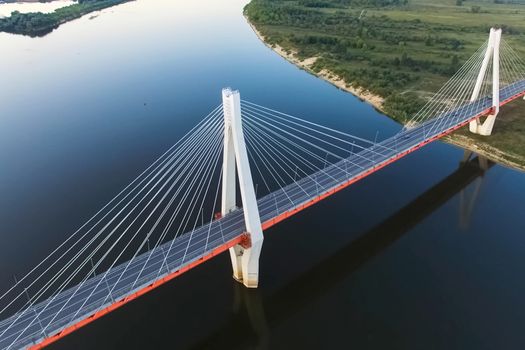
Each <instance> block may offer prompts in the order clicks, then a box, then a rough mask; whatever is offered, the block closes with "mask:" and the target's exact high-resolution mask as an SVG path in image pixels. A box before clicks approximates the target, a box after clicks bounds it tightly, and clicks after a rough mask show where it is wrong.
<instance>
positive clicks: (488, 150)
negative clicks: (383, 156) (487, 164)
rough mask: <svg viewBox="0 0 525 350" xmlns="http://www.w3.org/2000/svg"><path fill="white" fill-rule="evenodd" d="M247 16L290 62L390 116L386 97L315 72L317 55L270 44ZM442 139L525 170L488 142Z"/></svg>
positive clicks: (269, 46)
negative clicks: (299, 54) (302, 56)
mask: <svg viewBox="0 0 525 350" xmlns="http://www.w3.org/2000/svg"><path fill="white" fill-rule="evenodd" d="M245 18H246V21H247V23H248V24H249V25H250V27H251V28H252V30H253V31H254V33H255V34H256V35H257V37H258V38H259V40H261V42H263V43H264V44H265V45H266V46H267V47H268V48H270V49H271V50H273V51H274V52H276V53H277V54H279V55H280V56H281V57H283V58H284V59H286V60H287V61H289V62H290V63H293V64H294V65H296V66H297V67H299V68H301V69H304V70H305V71H307V72H308V73H310V74H312V75H314V76H316V77H318V78H321V79H323V80H325V81H327V82H329V83H330V84H332V85H334V86H336V87H337V88H339V89H341V90H344V91H346V92H349V93H351V94H352V95H354V96H356V97H357V98H359V99H360V100H362V101H364V102H366V103H368V104H370V105H372V106H373V107H374V108H375V109H377V110H378V111H379V112H381V113H382V114H384V115H387V116H388V114H387V113H386V112H385V111H384V109H383V103H384V98H383V97H382V96H379V95H376V94H373V93H371V92H369V91H367V90H365V89H362V88H359V87H353V86H351V85H348V84H347V83H346V82H345V81H344V79H342V78H341V77H339V76H337V75H336V74H334V73H332V72H329V71H327V70H326V69H323V70H322V71H320V72H315V71H314V70H312V65H313V64H314V63H315V61H316V60H317V57H310V58H306V59H304V60H301V59H299V58H298V57H297V56H296V53H295V52H292V51H287V50H285V49H284V48H282V47H281V46H279V45H277V44H275V45H270V44H269V43H268V42H267V41H266V40H265V37H264V35H263V34H262V33H261V32H260V31H259V30H258V29H257V28H256V27H255V25H254V24H253V23H252V22H250V20H249V18H247V17H246V16H245ZM389 117H390V116H389ZM442 140H443V141H444V142H447V143H450V144H453V145H456V146H458V147H461V148H463V149H466V150H469V151H472V152H474V153H477V154H478V155H481V156H483V157H486V158H487V159H489V160H491V161H493V162H496V163H498V164H501V165H504V166H507V167H510V168H513V169H518V170H522V171H525V165H522V164H520V163H517V162H514V161H512V160H509V159H507V158H505V154H504V153H503V152H501V151H500V150H498V149H497V148H494V147H491V146H489V145H486V144H483V145H479V144H477V143H476V142H475V141H474V140H472V139H470V138H468V137H466V136H463V135H455V134H452V135H448V136H446V137H445V138H443V139H442Z"/></svg>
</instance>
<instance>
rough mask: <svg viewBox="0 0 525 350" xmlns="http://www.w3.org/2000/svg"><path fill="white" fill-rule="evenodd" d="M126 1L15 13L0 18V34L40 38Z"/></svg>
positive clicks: (85, 1) (91, 0) (90, 0)
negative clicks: (66, 24) (43, 11)
mask: <svg viewBox="0 0 525 350" xmlns="http://www.w3.org/2000/svg"><path fill="white" fill-rule="evenodd" d="M127 1H131V0H78V4H73V5H70V6H66V7H62V8H59V9H57V10H55V11H54V12H52V13H41V12H32V13H20V12H18V11H15V12H13V13H12V14H11V16H10V17H4V18H0V32H7V33H13V34H24V35H29V36H42V35H45V34H48V33H50V32H51V31H53V29H55V28H57V27H58V26H59V25H60V24H62V23H65V22H67V21H70V20H73V19H76V18H79V17H82V16H83V15H85V14H87V13H90V12H93V11H97V10H101V9H104V8H107V7H111V6H114V5H118V4H121V3H124V2H127Z"/></svg>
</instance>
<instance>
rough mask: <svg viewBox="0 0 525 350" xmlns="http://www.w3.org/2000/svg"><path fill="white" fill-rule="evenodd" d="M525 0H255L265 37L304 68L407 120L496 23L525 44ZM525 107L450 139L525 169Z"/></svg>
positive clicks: (524, 47)
mask: <svg viewBox="0 0 525 350" xmlns="http://www.w3.org/2000/svg"><path fill="white" fill-rule="evenodd" d="M524 5H525V2H524V3H519V2H516V1H509V2H507V1H506V0H494V2H488V1H463V0H457V1H452V0H437V1H429V0H411V1H408V0H299V1H287V0H272V1H270V0H252V1H251V2H250V3H249V4H248V5H247V6H246V8H245V16H246V17H247V19H248V21H249V22H250V24H251V25H252V28H253V29H254V30H255V32H256V33H257V35H258V36H259V38H260V39H261V40H262V41H263V42H265V43H266V44H267V45H268V46H269V47H271V48H272V49H273V50H274V51H276V52H277V53H279V54H280V55H281V56H283V57H284V58H286V59H287V60H289V61H291V62H292V63H294V64H296V65H297V66H299V67H301V68H302V69H304V70H306V71H308V72H310V73H312V74H314V75H316V76H318V77H320V78H322V79H325V80H327V81H329V82H331V83H332V84H334V85H336V86H337V87H339V88H341V89H343V90H346V91H348V92H351V93H352V94H354V95H356V96H358V97H360V98H361V99H363V100H365V101H367V102H369V103H370V104H372V105H373V106H374V107H375V108H377V109H378V110H380V111H381V112H383V113H384V114H386V115H388V116H390V117H392V118H394V119H395V120H397V121H399V122H401V123H406V122H407V121H408V120H409V119H410V117H411V116H412V115H413V114H415V113H416V112H417V111H418V110H419V109H420V108H421V106H422V105H424V103H425V102H426V101H427V100H428V98H430V97H431V96H432V95H433V93H434V92H436V91H438V90H439V88H440V87H441V86H442V85H443V84H444V83H445V82H446V81H447V80H448V79H449V78H450V77H451V76H452V75H453V74H454V73H455V72H456V71H457V69H458V68H459V67H460V66H461V62H464V61H465V60H466V59H467V58H468V57H470V55H471V54H472V53H473V52H475V51H476V50H477V48H478V47H479V46H481V45H482V43H483V42H484V41H485V40H486V39H487V37H488V31H489V29H490V27H492V26H495V27H500V28H502V29H503V35H504V37H505V40H506V41H507V42H509V43H511V45H512V47H513V48H514V49H515V50H516V51H517V52H518V53H520V54H521V56H522V57H524V56H523V54H524V53H525V21H523V18H524V16H525V6H524ZM524 130H525V106H524V103H523V101H521V100H518V101H514V102H513V103H511V104H509V105H507V106H505V107H504V108H502V110H501V112H500V114H499V116H498V119H497V122H496V126H495V128H494V132H493V134H492V135H491V136H490V137H485V136H479V135H473V134H470V133H469V132H468V130H467V128H464V129H461V130H459V131H457V132H455V133H454V134H453V135H451V136H448V137H447V138H446V141H448V142H451V143H454V144H457V145H459V146H461V147H464V148H468V149H470V150H473V151H475V152H477V153H479V154H483V155H485V156H487V157H489V158H491V159H492V160H495V161H498V162H500V163H503V164H506V165H509V166H512V167H515V168H519V169H522V170H525V133H524V132H523V131H524Z"/></svg>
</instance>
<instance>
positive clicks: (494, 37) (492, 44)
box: [469, 28, 501, 136]
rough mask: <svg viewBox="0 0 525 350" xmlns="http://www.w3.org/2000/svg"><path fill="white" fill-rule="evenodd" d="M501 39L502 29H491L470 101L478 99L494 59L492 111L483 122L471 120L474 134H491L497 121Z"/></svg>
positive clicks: (470, 127) (471, 129) (477, 119)
mask: <svg viewBox="0 0 525 350" xmlns="http://www.w3.org/2000/svg"><path fill="white" fill-rule="evenodd" d="M500 41H501V29H495V28H491V29H490V36H489V42H488V45H487V51H486V52H485V57H484V58H483V62H482V64H481V69H480V71H479V74H478V78H477V80H476V85H475V87H474V91H473V92H472V97H471V98H470V101H471V102H473V101H475V100H477V99H478V97H479V92H480V89H481V86H482V84H483V80H484V79H485V73H486V72H487V67H488V64H489V62H490V60H491V59H492V111H491V113H490V114H489V115H488V116H487V118H486V119H485V121H484V122H483V123H482V122H481V120H479V118H476V119H475V120H473V121H471V122H470V124H469V130H470V132H472V133H474V134H479V135H484V136H489V135H490V134H492V128H493V127H494V123H495V121H496V116H497V115H498V113H499V105H500V99H499V68H500V62H499V48H500Z"/></svg>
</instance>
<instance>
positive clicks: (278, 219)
mask: <svg viewBox="0 0 525 350" xmlns="http://www.w3.org/2000/svg"><path fill="white" fill-rule="evenodd" d="M521 96H525V91H523V92H521V93H519V94H516V95H514V96H512V97H509V98H508V99H506V100H504V101H503V102H501V103H500V106H503V105H505V104H507V103H509V102H510V101H512V100H515V99H517V98H519V97H521ZM491 110H492V107H491V108H487V109H486V110H484V111H483V112H481V113H479V114H477V115H476V116H474V117H472V118H470V119H469V120H467V121H465V122H463V123H461V124H458V125H456V126H455V127H453V128H450V129H448V130H446V131H444V132H442V133H440V134H439V135H437V136H434V137H432V138H430V139H428V140H426V141H424V142H422V143H420V144H418V145H416V146H414V147H412V148H411V149H409V150H407V151H405V152H403V153H400V154H398V155H396V156H395V157H392V158H390V159H388V160H387V161H385V162H383V163H380V164H378V165H377V166H375V167H374V168H372V169H370V170H368V171H366V172H365V173H363V174H361V175H359V176H357V177H355V178H353V179H351V180H350V181H347V182H345V183H342V184H341V185H339V186H337V187H336V188H334V189H331V190H330V191H328V192H325V193H323V194H321V195H319V196H317V197H315V198H314V199H312V200H310V201H309V202H308V203H305V204H303V205H301V206H299V207H297V208H295V209H293V210H290V211H287V212H285V213H283V214H281V215H279V216H277V217H275V218H273V219H271V220H268V221H265V222H264V223H262V229H263V230H266V229H268V228H270V227H272V226H274V225H275V224H278V223H279V222H281V221H283V220H285V219H287V218H289V217H290V216H292V215H295V214H297V213H298V212H300V211H302V210H304V209H306V208H308V207H310V206H312V205H314V204H315V203H317V202H320V201H322V200H323V199H325V198H327V197H329V196H331V195H333V194H334V193H337V192H339V191H341V190H342V189H344V188H346V187H348V186H350V185H352V184H353V183H355V182H357V181H359V180H361V179H363V178H365V177H367V176H368V175H370V174H373V173H375V172H376V171H378V170H380V169H382V168H384V167H385V166H387V165H389V164H391V163H393V162H395V161H397V160H398V159H400V158H403V157H404V156H406V155H407V154H410V153H412V152H414V151H416V150H418V149H420V148H421V147H423V146H425V145H427V144H429V143H431V142H433V141H435V140H437V139H440V138H441V137H443V136H446V135H448V134H450V133H451V132H453V131H455V130H457V129H459V128H461V127H463V126H465V125H467V124H468V123H469V122H470V121H472V120H474V119H477V118H479V117H481V116H483V115H486V114H487V113H489V112H490V111H491ZM244 242H245V235H241V236H239V237H237V238H235V239H233V240H231V241H229V242H228V243H226V244H224V245H222V246H220V247H218V248H215V249H214V250H212V251H211V252H210V253H209V254H207V255H205V256H203V257H201V258H200V259H198V260H196V261H194V262H192V263H190V264H188V265H187V266H184V267H183V268H181V269H180V270H177V271H175V272H173V273H171V274H169V275H167V276H165V277H164V278H162V279H160V280H158V281H156V282H153V283H152V284H150V285H148V286H147V287H144V288H143V289H141V290H139V291H137V292H135V293H133V294H131V295H129V296H127V297H125V298H124V299H121V300H119V301H117V302H115V303H114V304H111V305H110V306H108V307H106V308H104V309H102V310H99V311H97V312H95V313H94V314H92V315H90V316H88V317H87V318H85V319H83V320H82V321H80V322H77V323H75V324H74V325H71V326H69V327H67V328H64V329H63V330H62V331H60V332H59V333H57V334H55V335H53V336H51V337H48V338H46V339H44V340H43V341H42V342H40V343H38V344H35V345H32V346H31V347H29V349H30V350H36V349H42V348H44V347H46V346H48V345H50V344H52V343H54V342H56V341H57V340H59V339H61V338H63V337H65V336H66V335H68V334H70V333H73V332H74V331H76V330H77V329H79V328H81V327H84V326H85V325H88V324H90V323H91V322H93V321H95V320H97V319H99V318H101V317H102V316H104V315H106V314H108V313H110V312H111V311H114V310H116V309H118V308H120V307H121V306H123V305H125V304H127V303H129V302H130V301H132V300H135V299H137V298H138V297H140V296H141V295H144V294H146V293H148V292H150V291H151V290H153V289H155V288H157V287H159V286H161V285H163V284H165V283H166V282H168V281H171V280H172V279H174V278H176V277H178V276H180V275H182V274H183V273H185V272H187V271H189V270H191V269H192V268H194V267H196V266H198V265H200V264H202V263H204V262H206V261H208V260H210V259H211V258H213V257H215V256H216V255H219V254H221V253H223V252H225V251H226V250H228V249H230V248H231V247H233V246H235V245H237V244H244Z"/></svg>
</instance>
